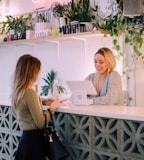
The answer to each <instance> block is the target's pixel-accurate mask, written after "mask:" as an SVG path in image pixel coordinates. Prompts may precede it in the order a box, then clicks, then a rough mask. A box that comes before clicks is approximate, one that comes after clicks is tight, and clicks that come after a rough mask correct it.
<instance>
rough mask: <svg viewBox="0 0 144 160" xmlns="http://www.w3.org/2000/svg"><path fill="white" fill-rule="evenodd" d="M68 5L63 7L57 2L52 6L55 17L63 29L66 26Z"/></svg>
mask: <svg viewBox="0 0 144 160" xmlns="http://www.w3.org/2000/svg"><path fill="white" fill-rule="evenodd" d="M66 7H67V5H62V4H60V3H59V2H55V3H53V4H52V12H53V16H54V17H55V18H56V19H58V23H59V27H62V26H63V25H65V24H66V22H65V11H66Z"/></svg>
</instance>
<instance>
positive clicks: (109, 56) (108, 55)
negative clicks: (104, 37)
mask: <svg viewBox="0 0 144 160" xmlns="http://www.w3.org/2000/svg"><path fill="white" fill-rule="evenodd" d="M96 54H101V55H103V56H104V58H105V61H106V64H107V67H108V70H107V74H109V73H111V72H112V71H113V70H114V68H115V67H116V59H115V56H114V54H113V52H112V51H111V50H110V49H109V48H106V47H103V48H100V49H99V50H98V51H97V52H96V53H95V55H96Z"/></svg>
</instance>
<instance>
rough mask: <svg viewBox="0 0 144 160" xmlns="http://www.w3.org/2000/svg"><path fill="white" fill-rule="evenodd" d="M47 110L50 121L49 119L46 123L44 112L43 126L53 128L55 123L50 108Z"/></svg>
mask: <svg viewBox="0 0 144 160" xmlns="http://www.w3.org/2000/svg"><path fill="white" fill-rule="evenodd" d="M48 112H49V114H50V121H49V123H47V121H46V115H45V114H44V116H45V125H44V127H45V128H46V127H47V125H48V126H51V127H53V129H54V128H55V125H54V120H53V115H52V113H51V111H50V109H48Z"/></svg>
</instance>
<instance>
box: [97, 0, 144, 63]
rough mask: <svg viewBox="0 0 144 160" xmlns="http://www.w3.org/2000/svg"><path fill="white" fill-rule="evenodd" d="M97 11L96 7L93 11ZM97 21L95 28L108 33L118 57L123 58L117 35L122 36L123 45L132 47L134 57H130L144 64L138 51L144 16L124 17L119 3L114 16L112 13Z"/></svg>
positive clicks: (143, 29) (143, 32)
mask: <svg viewBox="0 0 144 160" xmlns="http://www.w3.org/2000/svg"><path fill="white" fill-rule="evenodd" d="M97 11H98V6H96V9H95V12H96V13H97ZM98 19H99V21H96V22H95V23H94V25H95V27H96V28H97V29H99V30H101V31H105V33H108V34H109V35H110V36H111V37H113V42H112V43H113V48H114V49H116V50H117V51H118V53H119V55H118V56H123V55H124V54H125V53H123V52H122V49H121V47H120V45H119V41H118V37H119V35H120V34H123V35H124V42H125V44H129V45H131V46H132V47H133V50H134V55H132V57H133V58H135V59H136V60H140V61H142V63H144V55H143V54H142V52H141V50H140V49H141V47H142V44H143V34H144V15H141V16H137V17H133V18H130V17H127V16H124V15H123V2H122V1H120V3H119V4H118V8H117V13H116V14H115V15H113V11H112V14H110V15H109V16H108V17H106V18H105V19H102V18H100V17H98ZM105 36H106V34H105Z"/></svg>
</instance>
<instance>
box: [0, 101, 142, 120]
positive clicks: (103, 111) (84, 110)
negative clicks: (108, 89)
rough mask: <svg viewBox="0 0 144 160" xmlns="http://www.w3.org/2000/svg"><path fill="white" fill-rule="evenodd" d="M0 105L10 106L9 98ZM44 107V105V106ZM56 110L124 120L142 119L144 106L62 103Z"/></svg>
mask: <svg viewBox="0 0 144 160" xmlns="http://www.w3.org/2000/svg"><path fill="white" fill-rule="evenodd" d="M0 105H5V106H11V102H10V100H6V99H1V100H0ZM45 107H46V106H45ZM57 111H58V112H64V113H73V114H80V115H89V116H98V117H106V118H117V119H126V120H136V121H144V107H131V106H129V107H128V106H103V105H101V106H100V105H99V106H96V105H90V106H73V105H66V104H62V106H61V107H60V108H58V110H57Z"/></svg>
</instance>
